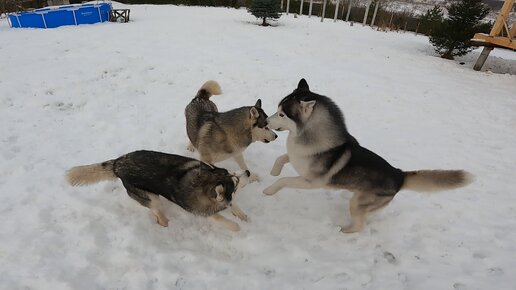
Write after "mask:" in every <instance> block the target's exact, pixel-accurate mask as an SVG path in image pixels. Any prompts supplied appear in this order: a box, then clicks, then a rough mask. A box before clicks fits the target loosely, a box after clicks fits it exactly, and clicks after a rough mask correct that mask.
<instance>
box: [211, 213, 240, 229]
mask: <svg viewBox="0 0 516 290" xmlns="http://www.w3.org/2000/svg"><path fill="white" fill-rule="evenodd" d="M210 219H211V220H214V221H216V222H218V223H220V224H222V225H223V226H224V227H225V228H226V229H228V230H230V231H234V232H238V231H239V230H240V226H239V225H238V224H237V223H235V222H234V221H231V220H228V219H227V218H225V217H224V216H222V215H220V214H218V213H216V214H214V215H211V216H210Z"/></svg>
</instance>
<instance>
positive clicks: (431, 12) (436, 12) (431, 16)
mask: <svg viewBox="0 0 516 290" xmlns="http://www.w3.org/2000/svg"><path fill="white" fill-rule="evenodd" d="M420 21H421V31H423V33H425V34H427V35H431V34H432V31H434V30H435V29H436V28H437V27H438V26H439V25H441V24H442V22H443V21H444V11H443V9H442V8H441V7H440V6H439V5H435V6H434V7H433V8H432V9H428V10H427V11H426V13H425V14H424V15H423V16H422V17H421V19H420Z"/></svg>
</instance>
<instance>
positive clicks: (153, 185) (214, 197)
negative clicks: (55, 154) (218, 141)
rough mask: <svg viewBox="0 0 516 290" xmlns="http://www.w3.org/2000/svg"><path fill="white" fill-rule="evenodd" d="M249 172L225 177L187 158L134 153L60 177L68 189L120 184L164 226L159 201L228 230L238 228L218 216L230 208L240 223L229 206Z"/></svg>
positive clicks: (238, 213) (223, 171)
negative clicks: (80, 186)
mask: <svg viewBox="0 0 516 290" xmlns="http://www.w3.org/2000/svg"><path fill="white" fill-rule="evenodd" d="M249 175H250V174H249V171H247V170H246V171H241V172H237V173H231V172H229V171H227V170H226V169H224V168H217V167H214V166H211V165H209V164H206V163H204V162H200V161H199V160H195V159H192V158H188V157H184V156H179V155H174V154H166V153H161V152H154V151H144V150H142V151H135V152H132V153H129V154H126V155H123V156H121V157H119V158H116V159H113V160H108V161H104V162H102V163H97V164H92V165H83V166H77V167H73V168H72V169H70V170H69V171H68V172H67V174H66V178H67V180H68V182H69V183H70V184H71V185H74V186H79V185H88V184H92V183H97V182H100V181H103V180H116V179H118V178H119V179H120V180H121V181H122V183H123V185H124V187H125V189H126V190H127V194H128V195H129V196H130V197H131V198H132V199H134V200H136V201H137V202H138V203H140V204H141V205H143V206H145V207H148V208H149V209H150V210H151V212H152V213H153V214H154V215H155V216H156V219H157V221H158V223H159V224H160V225H162V226H164V227H166V226H167V225H168V219H167V217H166V216H165V215H164V214H163V212H162V211H161V205H160V198H159V196H162V197H164V198H166V199H168V200H170V201H171V202H173V203H175V204H177V205H179V206H180V207H182V208H183V209H185V210H186V211H189V212H191V213H193V214H196V215H200V216H205V217H209V218H211V219H213V220H215V221H217V222H219V223H221V224H222V225H224V226H225V227H226V228H228V229H230V230H232V231H238V230H239V229H240V227H239V225H238V224H237V223H235V222H233V221H231V220H228V219H226V218H225V217H223V216H222V215H220V214H219V213H218V212H219V211H221V210H224V209H226V208H227V207H231V212H232V213H233V214H234V215H235V216H237V217H239V218H240V219H242V220H245V221H246V220H247V215H246V214H245V213H244V212H243V211H242V210H241V209H240V208H239V207H238V206H237V205H236V204H235V202H234V200H233V197H234V195H235V193H236V191H237V190H238V189H240V188H242V187H244V186H245V185H246V184H248V183H249Z"/></svg>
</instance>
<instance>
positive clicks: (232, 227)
mask: <svg viewBox="0 0 516 290" xmlns="http://www.w3.org/2000/svg"><path fill="white" fill-rule="evenodd" d="M225 226H226V228H227V229H228V230H230V231H232V232H238V231H240V226H239V225H238V224H237V223H235V222H228V223H226V224H225Z"/></svg>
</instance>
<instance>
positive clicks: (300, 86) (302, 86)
mask: <svg viewBox="0 0 516 290" xmlns="http://www.w3.org/2000/svg"><path fill="white" fill-rule="evenodd" d="M297 89H298V90H307V91H309V90H310V88H309V87H308V83H307V82H306V80H305V79H301V80H300V81H299V84H297Z"/></svg>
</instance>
